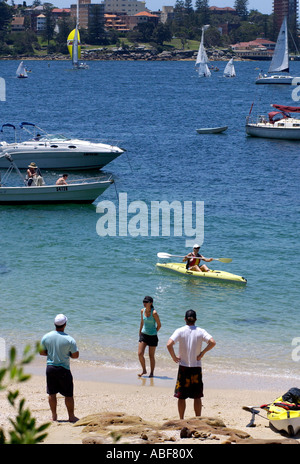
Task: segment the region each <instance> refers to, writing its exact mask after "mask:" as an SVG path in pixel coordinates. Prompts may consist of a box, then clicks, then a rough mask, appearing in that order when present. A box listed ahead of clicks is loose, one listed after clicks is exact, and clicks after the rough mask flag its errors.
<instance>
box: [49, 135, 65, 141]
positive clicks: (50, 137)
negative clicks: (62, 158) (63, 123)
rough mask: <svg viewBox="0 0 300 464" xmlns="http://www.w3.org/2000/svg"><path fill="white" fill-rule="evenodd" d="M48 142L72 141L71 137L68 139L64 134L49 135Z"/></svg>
mask: <svg viewBox="0 0 300 464" xmlns="http://www.w3.org/2000/svg"><path fill="white" fill-rule="evenodd" d="M45 138H47V139H48V140H51V141H54V140H60V141H66V140H70V138H69V137H66V136H65V135H63V134H48V135H47V137H45Z"/></svg>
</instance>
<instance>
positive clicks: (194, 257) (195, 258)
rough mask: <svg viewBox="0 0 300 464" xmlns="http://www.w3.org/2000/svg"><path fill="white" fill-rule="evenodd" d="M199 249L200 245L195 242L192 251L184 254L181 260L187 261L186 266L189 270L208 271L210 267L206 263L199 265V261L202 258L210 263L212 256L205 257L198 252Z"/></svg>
mask: <svg viewBox="0 0 300 464" xmlns="http://www.w3.org/2000/svg"><path fill="white" fill-rule="evenodd" d="M199 250H200V245H198V244H197V243H196V244H195V245H194V247H193V251H192V252H191V253H189V254H188V255H186V256H185V257H184V258H183V260H182V261H183V262H185V261H187V264H186V268H187V269H188V270H189V271H197V272H209V271H210V269H209V268H208V267H207V266H206V264H202V265H201V266H200V261H201V260H202V261H205V262H207V263H210V262H211V261H212V260H213V258H205V257H204V256H202V255H200V254H199Z"/></svg>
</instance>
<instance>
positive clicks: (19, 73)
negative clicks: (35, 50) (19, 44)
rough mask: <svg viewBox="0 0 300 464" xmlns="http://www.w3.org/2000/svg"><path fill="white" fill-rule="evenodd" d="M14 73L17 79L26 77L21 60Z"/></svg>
mask: <svg viewBox="0 0 300 464" xmlns="http://www.w3.org/2000/svg"><path fill="white" fill-rule="evenodd" d="M16 75H17V77H18V78H19V79H26V78H27V77H28V74H27V71H26V68H25V66H24V63H23V61H21V63H20V64H19V66H18V69H17V71H16Z"/></svg>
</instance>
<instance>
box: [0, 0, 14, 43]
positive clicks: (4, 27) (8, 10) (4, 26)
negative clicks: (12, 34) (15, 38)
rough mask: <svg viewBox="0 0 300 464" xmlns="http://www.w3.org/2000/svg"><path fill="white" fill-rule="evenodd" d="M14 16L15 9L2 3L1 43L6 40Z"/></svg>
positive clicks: (0, 15) (0, 18) (0, 4)
mask: <svg viewBox="0 0 300 464" xmlns="http://www.w3.org/2000/svg"><path fill="white" fill-rule="evenodd" d="M12 16H13V8H12V7H11V6H9V5H7V4H6V3H5V2H4V1H0V42H1V41H3V40H4V39H5V36H6V34H7V31H8V28H9V25H10V22H11V19H12Z"/></svg>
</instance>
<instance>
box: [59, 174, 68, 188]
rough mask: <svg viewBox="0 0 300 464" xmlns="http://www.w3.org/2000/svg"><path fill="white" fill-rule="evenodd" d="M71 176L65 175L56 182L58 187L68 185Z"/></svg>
mask: <svg viewBox="0 0 300 464" xmlns="http://www.w3.org/2000/svg"><path fill="white" fill-rule="evenodd" d="M68 175H69V174H63V175H62V176H61V177H60V178H59V179H57V181H56V185H67V184H68V182H67V178H68Z"/></svg>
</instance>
